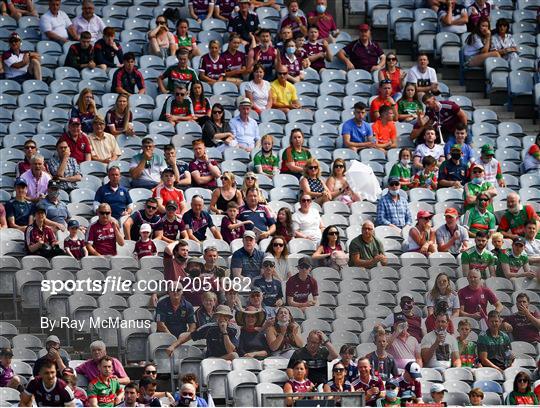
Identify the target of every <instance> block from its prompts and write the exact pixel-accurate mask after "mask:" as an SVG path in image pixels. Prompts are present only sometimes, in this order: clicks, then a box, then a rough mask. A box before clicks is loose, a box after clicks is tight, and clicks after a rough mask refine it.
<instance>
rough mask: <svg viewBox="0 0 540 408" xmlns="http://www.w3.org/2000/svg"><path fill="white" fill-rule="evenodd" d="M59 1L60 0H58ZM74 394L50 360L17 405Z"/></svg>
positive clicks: (62, 402)
mask: <svg viewBox="0 0 540 408" xmlns="http://www.w3.org/2000/svg"><path fill="white" fill-rule="evenodd" d="M58 3H60V0H58ZM74 399H75V396H74V395H73V391H72V390H71V388H70V387H69V386H68V385H67V384H66V382H65V381H64V380H62V379H61V378H60V377H59V376H58V377H57V370H56V367H55V366H54V363H53V362H52V361H50V362H49V361H48V362H46V363H44V364H43V365H42V366H41V370H40V372H39V375H38V376H37V377H34V378H33V379H32V380H30V381H29V382H28V385H27V386H26V388H25V389H24V391H23V392H22V393H21V394H20V401H19V406H21V407H31V406H33V404H35V405H37V406H40V405H41V406H47V405H51V401H54V402H55V403H56V404H57V405H58V406H74V405H75V402H74Z"/></svg>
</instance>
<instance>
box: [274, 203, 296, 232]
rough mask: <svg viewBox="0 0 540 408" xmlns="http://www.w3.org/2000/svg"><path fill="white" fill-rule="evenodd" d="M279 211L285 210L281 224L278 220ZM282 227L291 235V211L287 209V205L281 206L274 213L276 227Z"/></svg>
mask: <svg viewBox="0 0 540 408" xmlns="http://www.w3.org/2000/svg"><path fill="white" fill-rule="evenodd" d="M281 211H284V212H285V224H281V221H279V213H280V212H281ZM279 227H283V229H284V230H285V231H287V234H289V235H291V236H292V235H293V228H292V213H291V210H289V209H288V208H287V207H281V208H280V209H279V211H278V213H277V215H276V228H279Z"/></svg>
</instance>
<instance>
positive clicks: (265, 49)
mask: <svg viewBox="0 0 540 408" xmlns="http://www.w3.org/2000/svg"><path fill="white" fill-rule="evenodd" d="M277 54H278V53H277V49H276V48H275V47H274V45H273V44H272V34H271V33H270V30H267V29H262V30H260V31H259V45H257V46H256V47H255V48H254V49H253V50H251V51H250V52H249V56H248V61H249V62H248V67H249V68H250V69H251V68H253V66H254V65H255V64H257V63H259V64H261V65H262V66H263V67H264V79H265V80H266V81H270V80H273V79H274V69H275V68H276V65H277Z"/></svg>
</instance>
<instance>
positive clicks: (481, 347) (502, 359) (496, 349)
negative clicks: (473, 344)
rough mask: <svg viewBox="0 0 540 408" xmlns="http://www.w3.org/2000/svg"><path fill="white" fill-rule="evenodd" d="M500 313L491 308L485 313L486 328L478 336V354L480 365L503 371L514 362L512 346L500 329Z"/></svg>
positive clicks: (506, 335) (508, 338)
mask: <svg viewBox="0 0 540 408" xmlns="http://www.w3.org/2000/svg"><path fill="white" fill-rule="evenodd" d="M501 323H502V320H501V315H500V312H499V311H497V310H492V311H491V312H489V314H488V315H487V326H488V329H487V330H486V331H485V332H482V333H481V334H480V335H479V336H478V343H477V345H478V354H479V356H480V363H482V367H491V368H494V369H496V370H497V371H500V372H503V371H504V370H505V369H507V368H508V367H510V366H511V365H512V363H513V362H514V355H513V353H512V346H511V342H510V337H508V334H506V333H505V332H503V331H501V330H500V329H501Z"/></svg>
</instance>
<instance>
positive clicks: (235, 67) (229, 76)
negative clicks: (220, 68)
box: [221, 33, 249, 86]
mask: <svg viewBox="0 0 540 408" xmlns="http://www.w3.org/2000/svg"><path fill="white" fill-rule="evenodd" d="M240 45H242V41H241V39H240V35H238V34H236V33H232V34H230V35H229V46H228V47H227V51H225V52H224V53H223V54H221V56H222V58H223V61H224V62H225V80H226V81H228V82H232V83H233V84H235V85H237V86H240V84H241V83H242V81H243V78H244V75H246V74H248V73H249V72H248V69H247V60H246V54H245V53H244V52H242V51H240V50H239V48H240Z"/></svg>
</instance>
